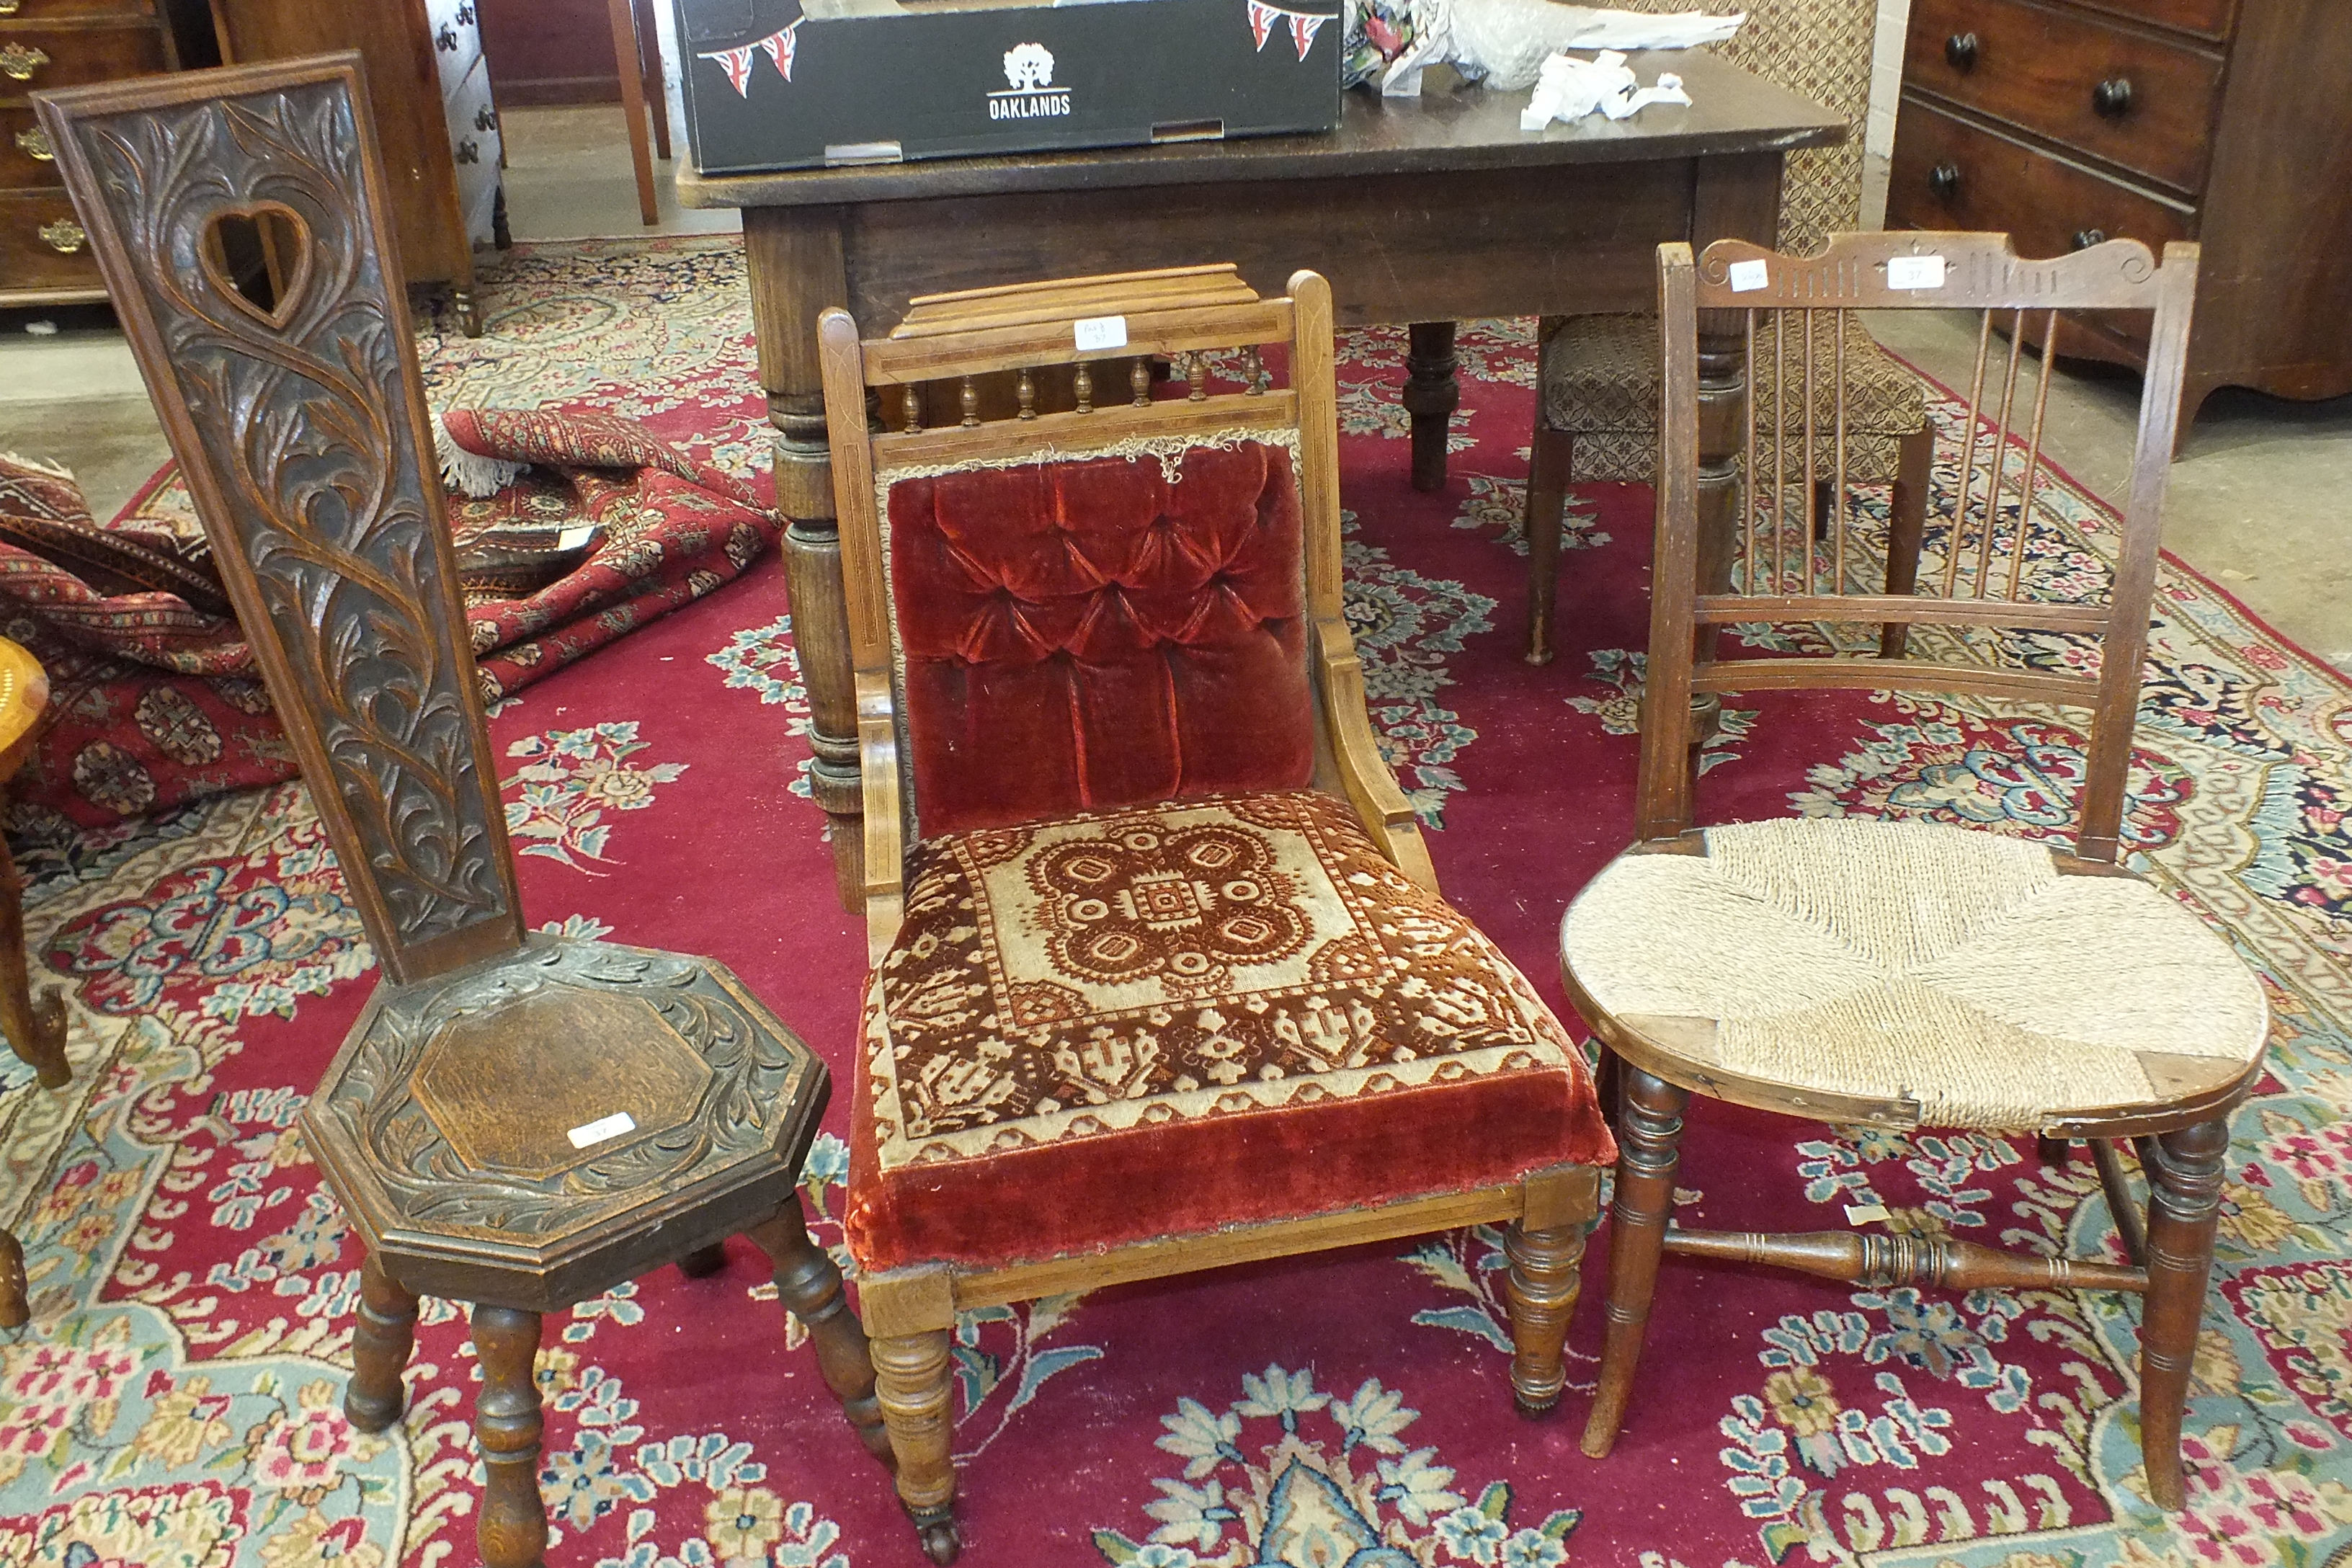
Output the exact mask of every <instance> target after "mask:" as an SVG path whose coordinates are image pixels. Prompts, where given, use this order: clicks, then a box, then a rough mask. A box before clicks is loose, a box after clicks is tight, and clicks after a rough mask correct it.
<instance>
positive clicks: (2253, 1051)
mask: <svg viewBox="0 0 2352 1568" xmlns="http://www.w3.org/2000/svg"><path fill="white" fill-rule="evenodd" d="M1560 939H1561V950H1560V951H1561V952H1563V953H1565V954H1567V955H1569V959H1570V963H1571V965H1572V968H1573V974H1574V978H1575V981H1576V983H1577V984H1579V985H1580V986H1582V987H1583V988H1584V990H1585V992H1586V994H1589V995H1590V996H1591V998H1592V999H1593V1001H1595V1002H1596V1003H1598V1004H1599V1005H1601V1007H1602V1008H1604V1009H1605V1010H1606V1011H1607V1012H1608V1013H1610V1014H1611V1015H1612V1016H1615V1017H1617V1018H1618V1019H1620V1020H1621V1021H1623V1022H1626V1023H1629V1024H1632V1025H1633V1026H1636V1027H1642V1026H1643V1022H1642V1021H1643V1020H1644V1019H1648V1020H1680V1021H1683V1024H1682V1026H1683V1027H1684V1028H1685V1029H1686V1028H1687V1027H1688V1026H1689V1023H1690V1021H1697V1022H1698V1023H1699V1024H1700V1025H1701V1026H1703V1027H1704V1026H1712V1030H1713V1037H1714V1049H1715V1051H1716V1053H1717V1059H1718V1060H1719V1061H1720V1063H1721V1065H1722V1067H1723V1068H1725V1069H1726V1071H1727V1072H1730V1073H1737V1074H1740V1075H1743V1076H1745V1077H1747V1078H1749V1079H1762V1080H1765V1081H1768V1082H1770V1083H1773V1084H1777V1085H1780V1086H1784V1087H1786V1088H1790V1089H1815V1090H1820V1091H1823V1092H1829V1093H1844V1094H1853V1095H1862V1096H1867V1097H1874V1098H1875V1097H1884V1096H1885V1095H1886V1094H1887V1093H1888V1091H1889V1089H1890V1087H1893V1086H1899V1089H1898V1092H1899V1094H1900V1096H1901V1097H1902V1098H1903V1099H1905V1100H1909V1101H1912V1102H1915V1103H1916V1105H1917V1107H1918V1120H1919V1121H1921V1122H1924V1123H1926V1124H1929V1125H1934V1126H1945V1127H1950V1126H1960V1127H1977V1128H1984V1129H1989V1130H1995V1131H2031V1130H2034V1129H2038V1128H2040V1127H2042V1126H2043V1125H2045V1124H2047V1123H2048V1122H2050V1121H2053V1120H2055V1119H2057V1118H2060V1117H2063V1116H2065V1115H2067V1114H2070V1113H2078V1112H2082V1111H2085V1110H2098V1109H2104V1108H2108V1107H2122V1106H2130V1105H2134V1104H2139V1103H2146V1102H2158V1101H2161V1100H2163V1099H2164V1098H2165V1097H2164V1095H2163V1094H2161V1093H2159V1092H2158V1085H2156V1084H2154V1083H2152V1082H2151V1079H2150V1073H2151V1071H2154V1072H2156V1073H2158V1074H2163V1073H2165V1072H2166V1071H2167V1067H2166V1061H2165V1058H2175V1059H2177V1058H2183V1057H2189V1058H2205V1059H2206V1060H2207V1061H2209V1062H2210V1061H2213V1060H2219V1061H2222V1062H2230V1063H2250V1062H2252V1060H2253V1059H2254V1058H2255V1057H2256V1055H2257V1054H2258V1053H2259V1052H2260V1051H2261V1049H2262V1047H2263V1037H2264V1036H2265V1035H2266V1034H2267V1032H2268V1028H2269V1013H2268V1007H2267V1004H2266V1003H2265V1002H2264V999H2263V992H2262V987H2261V985H2260V984H2259V983H2258V982H2257V981H2256V980H2255V979H2254V977H2253V975H2252V973H2250V972H2249V971H2248V970H2247V968H2246V966H2245V965H2244V964H2242V963H2240V962H2239V961H2238V959H2237V957H2236V955H2235V954H2234V953H2232V952H2231V950H2230V947H2229V945H2228V944H2227V943H2226V942H2223V941H2222V940H2221V937H2220V936H2218V935H2216V934H2215V933H2214V932H2213V931H2210V930H2209V929H2207V927H2206V926H2205V925H2204V923H2203V922H2202V921H2199V920H2198V918H2197V917H2196V916H2195V915H2193V914H2191V913H2190V912H2189V910H2185V909H2183V908H2182V907H2181V906H2180V905H2179V904H2178V903H2176V902H2174V901H2173V900H2170V899H2168V898H2166V897H2165V896H2164V895H2163V894H2162V893H2160V892H2158V890H2157V889H2155V888H2153V887H2151V886H2149V885H2148V884H2147V883H2146V882H2144V881H2142V880H2140V879H2137V878H2136V877H2121V876H2062V875H2060V873H2059V871H2058V868H2057V867H2056V864H2055V862H2053V858H2052V856H2051V852H2050V850H2049V849H2048V848H2047V847H2044V846H2042V845H2040V844H2034V843H2030V842H2027V841H2024V840H2021V839H2016V838H2009V837H2000V836H1997V835H1994V834H1990V833H1980V832H1973V831H1970V830H1969V829H1966V828H1960V827H1952V826H1943V825H1938V824H1926V823H1888V822H1879V821H1873V820H1868V819H1864V818H1855V817H1836V818H1802V819H1796V820H1790V821H1776V822H1754V823H1743V824H1739V825H1737V826H1727V827H1714V828H1709V829H1707V830H1706V854H1705V855H1703V856H1700V855H1680V854H1671V853H1665V854H1653V855H1629V856H1624V857H1621V858H1619V859H1617V860H1616V861H1614V862H1612V864H1611V865H1610V866H1609V867H1608V868H1607V869H1605V870H1604V871H1602V872H1601V875H1600V876H1599V877H1598V878H1596V879H1594V880H1593V881H1592V882H1591V884H1590V885H1588V886H1587V887H1586V889H1584V891H1583V892H1582V893H1581V894H1580V895H1579V897H1578V898H1577V900H1576V902H1575V903H1574V904H1573V905H1572V906H1570V910H1569V911H1568V914H1567V917H1566V918H1565V920H1564V921H1562V924H1561V931H1560ZM1671 1026H1672V1025H1669V1027H1671ZM1682 1038H1684V1037H1680V1036H1678V1045H1679V1042H1680V1040H1681V1039H1682Z"/></svg>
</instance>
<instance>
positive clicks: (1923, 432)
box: [1527, 0, 1929, 664]
mask: <svg viewBox="0 0 2352 1568" xmlns="http://www.w3.org/2000/svg"><path fill="white" fill-rule="evenodd" d="M1622 4H1623V7H1624V8H1625V9H1628V10H1633V11H1650V12H1668V11H1685V10H1688V9H1689V8H1690V3H1689V0H1622ZM1739 9H1740V10H1741V11H1743V12H1745V13H1746V15H1747V20H1746V21H1745V22H1743V23H1741V24H1740V26H1739V30H1738V32H1736V33H1734V34H1733V35H1732V36H1731V37H1729V38H1727V39H1726V40H1724V41H1723V42H1722V43H1720V44H1715V45H1710V46H1708V47H1711V48H1712V49H1713V50H1714V51H1715V52H1716V53H1717V54H1719V55H1721V56H1722V57H1723V58H1725V59H1727V60H1729V61H1730V62H1731V63H1732V64H1733V65H1736V66H1738V67H1739V68H1741V69H1742V70H1747V71H1753V72H1755V73H1756V74H1757V75H1758V76H1759V77H1761V78H1763V79H1765V80H1766V81H1769V82H1771V83H1772V84H1773V85H1775V86H1776V87H1785V88H1787V89H1789V90H1790V91H1791V92H1795V93H1799V94H1801V95H1802V96H1804V97H1806V98H1809V99H1811V100H1813V101H1814V102H1815V103H1819V104H1822V105H1824V106H1826V107H1827V108H1829V109H1830V110H1832V111H1834V112H1836V113H1838V114H1840V115H1843V117H1844V118H1845V121H1846V125H1847V132H1846V138H1845V140H1844V141H1843V142H1839V143H1838V144H1837V145H1836V146H1834V147H1807V148H1801V149H1799V150H1798V151H1796V152H1794V153H1789V154H1788V156H1787V159H1786V162H1785V163H1784V164H1783V166H1782V169H1781V173H1780V221H1779V226H1778V229H1777V231H1776V235H1775V243H1776V244H1777V245H1778V246H1779V247H1780V249H1781V250H1783V251H1785V252H1788V253H1790V254H1791V255H1803V254H1809V253H1811V252H1812V251H1814V250H1817V249H1819V248H1820V247H1822V245H1823V244H1825V243H1826V242H1827V241H1828V240H1829V237H1831V236H1832V235H1833V234H1841V233H1845V232H1848V231H1851V230H1853V229H1858V228H1860V227H1861V226H1862V184H1863V132H1864V122H1865V121H1866V120H1867V119H1868V117H1869V112H1870V68H1871V49H1872V44H1873V39H1874V37H1876V32H1877V23H1878V12H1879V4H1878V0H1743V4H1742V5H1740V6H1739ZM1822 338H1823V340H1824V341H1825V340H1826V334H1822ZM1538 340H1539V342H1540V345H1541V346H1540V347H1539V348H1538V353H1537V376H1536V387H1537V391H1536V429H1535V438H1534V444H1533V446H1532V447H1531V448H1530V451H1531V458H1530V461H1529V465H1528V511H1527V532H1528V656H1527V657H1528V662H1529V663H1530V664H1549V663H1550V662H1551V658H1552V646H1551V630H1552V610H1553V605H1554V603H1555V600H1556V598H1557V595H1558V593H1559V586H1558V584H1559V549H1560V520H1561V516H1562V508H1563V506H1564V505H1565V503H1566V500H1567V492H1568V488H1569V487H1570V485H1580V484H1589V483H1592V482H1594V481H1598V480H1612V479H1613V480H1627V481H1632V482H1634V483H1647V482H1649V480H1650V479H1651V476H1652V473H1653V465H1654V462H1655V460H1656V458H1657V453H1658V395H1659V387H1658V363H1659V354H1658V319H1657V318H1656V317H1655V316H1654V315H1649V314H1646V313H1644V314H1638V315H1633V314H1606V315H1591V316H1560V317H1552V318H1548V319H1546V320H1545V321H1543V323H1542V324H1541V328H1540V331H1539V333H1538ZM1728 346H1731V345H1730V344H1729V343H1727V342H1725V343H1719V342H1707V343H1706V344H1705V346H1704V347H1703V349H1702V355H1701V358H1700V362H1699V366H1700V377H1701V385H1702V393H1701V396H1702V401H1703V405H1723V406H1726V407H1732V406H1736V404H1737V400H1738V395H1739V385H1738V383H1737V382H1736V381H1734V380H1732V379H1731V378H1730V377H1729V375H1728V374H1727V364H1726V363H1723V362H1721V361H1719V360H1718V359H1717V351H1718V350H1720V349H1722V348H1725V347H1728ZM1788 347H1789V353H1790V355H1791V356H1793V355H1794V354H1795V353H1796V352H1797V350H1798V347H1799V345H1798V344H1796V343H1794V342H1791V343H1790V344H1789V345H1788ZM1843 348H1844V353H1845V363H1844V364H1843V367H1841V369H1842V374H1839V375H1838V378H1837V379H1838V384H1842V385H1843V386H1844V387H1845V389H1846V396H1847V400H1848V405H1847V408H1846V414H1845V418H1846V425H1847V431H1848V435H1849V437H1850V442H1849V447H1848V451H1847V454H1846V457H1847V462H1846V474H1845V479H1844V482H1845V483H1848V484H1853V485H1873V486H1877V485H1885V486H1890V487H1892V489H1891V494H1890V497H1889V501H1888V504H1889V506H1890V507H1891V509H1892V511H1893V516H1894V519H1895V531H1896V534H1897V537H1898V538H1899V539H1905V540H1909V539H1916V538H1917V536H1918V535H1917V528H1918V521H1919V518H1920V516H1921V515H1922V510H1923V509H1924V508H1925V507H1926V505H1927V444H1928V439H1929V437H1928V435H1927V404H1926V393H1925V389H1924V387H1923V386H1922V384H1921V383H1920V380H1919V377H1918V376H1917V375H1916V374H1914V373H1913V372H1912V371H1911V370H1910V368H1909V367H1908V366H1906V365H1905V364H1903V363H1901V362H1900V361H1898V360H1896V359H1895V358H1894V356H1892V355H1890V354H1888V353H1885V351H1884V350H1882V349H1881V348H1880V347H1879V346H1878V345H1877V343H1875V342H1873V341H1872V340H1871V337H1870V334H1869V332H1867V331H1864V328H1863V326H1862V324H1861V323H1860V322H1859V321H1853V322H1848V323H1847V325H1846V329H1845V334H1844V338H1843ZM1792 368H1793V365H1792V363H1791V364H1790V365H1787V366H1781V365H1776V364H1775V363H1773V360H1772V358H1771V356H1770V355H1769V354H1767V355H1765V356H1763V357H1762V358H1761V359H1759V360H1758V361H1754V362H1751V363H1749V365H1748V373H1747V374H1748V384H1750V385H1752V386H1754V387H1755V388H1756V389H1757V395H1758V396H1759V397H1765V398H1769V397H1771V396H1772V390H1771V388H1772V383H1773V380H1774V378H1775V377H1776V375H1779V374H1789V372H1790V369H1792ZM1829 368H1830V367H1826V366H1825V367H1823V369H1824V370H1825V371H1826V370H1828V369H1829ZM1816 379H1817V380H1818V381H1820V382H1822V383H1823V384H1827V383H1828V381H1829V379H1830V377H1829V376H1828V375H1827V374H1823V375H1821V376H1819V377H1817V378H1816ZM1829 412H1830V411H1829V410H1827V409H1823V410H1822V423H1823V424H1826V423H1827V422H1828V416H1829ZM1794 438H1795V437H1794V434H1793V432H1792V434H1791V439H1794ZM1822 466H1823V468H1827V466H1828V465H1827V464H1826V463H1824V464H1823V465H1822ZM1726 478H1727V476H1715V475H1711V476H1709V481H1710V484H1709V488H1710V489H1711V488H1714V481H1716V480H1717V479H1726ZM1827 485H1828V481H1827V480H1826V479H1824V480H1822V489H1823V490H1824V492H1826V489H1827ZM1827 499H1828V498H1827V495H1826V493H1824V495H1823V498H1822V500H1823V504H1822V508H1821V510H1822V512H1824V513H1826V512H1827V511H1828V510H1830V508H1829V506H1828V504H1827ZM1850 501H1851V498H1849V504H1850Z"/></svg>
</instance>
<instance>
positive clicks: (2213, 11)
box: [2079, 0, 2238, 38]
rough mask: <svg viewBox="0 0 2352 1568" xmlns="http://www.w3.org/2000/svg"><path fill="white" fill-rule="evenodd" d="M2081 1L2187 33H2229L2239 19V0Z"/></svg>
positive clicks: (2096, 8) (2216, 35) (2212, 35)
mask: <svg viewBox="0 0 2352 1568" xmlns="http://www.w3.org/2000/svg"><path fill="white" fill-rule="evenodd" d="M2079 4H2082V5H2087V6H2089V7H2090V8H2091V9H2092V10H2094V11H2105V12H2106V13H2108V14H2109V15H2110V16H2127V17H2129V18H2130V19H2131V20H2133V21H2135V22H2153V23H2155V24H2156V25H2157V26H2159V27H2178V28H2179V29H2180V30H2181V31H2182V32H2184V33H2200V34H2202V35H2204V36H2205V37H2209V38H2226V37H2229V36H2230V25H2231V23H2232V22H2235V21H2236V20H2237V19H2238V0H2079Z"/></svg>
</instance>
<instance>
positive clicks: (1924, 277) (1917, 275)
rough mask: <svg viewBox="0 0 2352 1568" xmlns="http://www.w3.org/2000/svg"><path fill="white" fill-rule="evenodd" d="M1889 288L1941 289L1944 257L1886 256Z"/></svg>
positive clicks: (1887, 284)
mask: <svg viewBox="0 0 2352 1568" xmlns="http://www.w3.org/2000/svg"><path fill="white" fill-rule="evenodd" d="M1886 286H1887V287H1888V288H1889V289H1941V288H1942V287H1943V286H1944V258H1942V257H1940V256H1890V257H1888V258H1886Z"/></svg>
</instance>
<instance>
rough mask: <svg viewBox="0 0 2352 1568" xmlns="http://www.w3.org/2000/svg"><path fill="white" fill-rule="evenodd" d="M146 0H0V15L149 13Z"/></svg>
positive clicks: (28, 18)
mask: <svg viewBox="0 0 2352 1568" xmlns="http://www.w3.org/2000/svg"><path fill="white" fill-rule="evenodd" d="M154 14H155V7H154V6H153V5H149V4H148V3H147V0H16V4H15V5H10V4H9V0H0V16H5V17H13V18H15V19H16V21H19V22H35V21H39V22H46V21H47V20H49V19H50V18H51V17H54V16H153V15H154Z"/></svg>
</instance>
